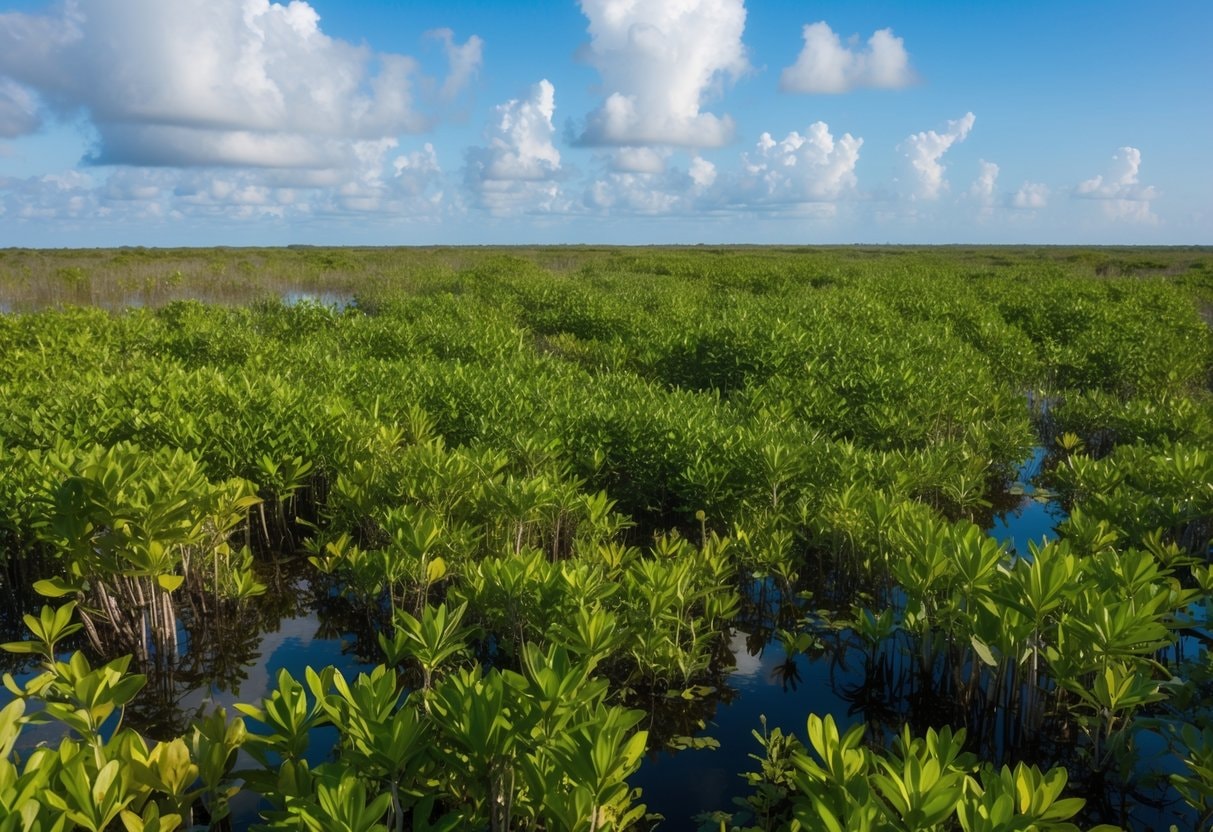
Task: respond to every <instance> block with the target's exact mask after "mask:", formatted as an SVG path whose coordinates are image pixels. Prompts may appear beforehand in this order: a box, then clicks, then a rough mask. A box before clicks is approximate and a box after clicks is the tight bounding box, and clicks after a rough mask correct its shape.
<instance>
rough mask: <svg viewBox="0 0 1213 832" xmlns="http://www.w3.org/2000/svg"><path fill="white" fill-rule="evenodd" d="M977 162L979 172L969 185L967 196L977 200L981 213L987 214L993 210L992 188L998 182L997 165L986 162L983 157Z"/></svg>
mask: <svg viewBox="0 0 1213 832" xmlns="http://www.w3.org/2000/svg"><path fill="white" fill-rule="evenodd" d="M977 164H978V166H979V167H980V169H981V173H979V174H978V175H977V178H976V179H974V180H973V184H972V185H970V186H969V196H971V197H972V198H973V199H975V200H977V204H978V205H980V206H981V213H982V214H983V215H987V216H988V215H989V214H990V213H992V212H993V211H994V188H995V187H996V185H997V184H998V165H996V164H994V163H993V162H987V161H986V160H985V159H979V160H978V162H977Z"/></svg>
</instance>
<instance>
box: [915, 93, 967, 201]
mask: <svg viewBox="0 0 1213 832" xmlns="http://www.w3.org/2000/svg"><path fill="white" fill-rule="evenodd" d="M974 121H976V117H975V116H974V115H973V114H972V113H965V114H964V115H963V116H962V117H960V118H958V119H956V120H954V121H949V122H948V126H947V129H945V130H944V131H943V132H942V133H936V132H935V131H934V130H927V131H925V132H922V133H915V134H913V135H912V136H909V137H907V138H906V139H905V141H903V142H902V143H901V145H900V147H901V149H902V151H903V152H904V154H905V157H906V159H907V160H909V163H910V170H911V172H912V173H913V176H914V179H915V180H916V185H917V187H916V190H915V193H914V196H915V197H916V198H918V199H924V200H932V199H938V198H939V194H940V193H941V192H942V191H943V190H944V189H946V188H947V186H948V183H947V180H945V179H944V170H945V167H944V165H943V164H942V163H941V162H940V161H939V160H940V159H941V158H943V155H944V154H945V153H947V152H948V148H950V147H951V146H952V145H954V144H956V143H957V142H962V141H964V140H965V137H966V136H968V135H969V131H970V130H972V129H973V122H974Z"/></svg>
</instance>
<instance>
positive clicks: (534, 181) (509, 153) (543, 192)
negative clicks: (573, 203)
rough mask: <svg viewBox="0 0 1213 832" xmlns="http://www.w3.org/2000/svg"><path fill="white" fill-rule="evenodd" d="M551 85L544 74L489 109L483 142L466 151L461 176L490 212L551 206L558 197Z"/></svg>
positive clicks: (501, 212)
mask: <svg viewBox="0 0 1213 832" xmlns="http://www.w3.org/2000/svg"><path fill="white" fill-rule="evenodd" d="M555 111H556V88H555V87H554V86H552V83H551V82H550V81H548V80H546V79H544V80H542V81H540V82H539V83H538V84H536V85H535V86H533V87H532V88H531V91H530V95H529V96H528V97H527V98H526V99H511V100H510V101H507V102H505V103H504V104H499V105H497V106H496V107H495V108H494V109H493V116H492V120H491V121H490V123H489V125H488V127H487V128H486V130H485V139H486V140H487V141H488V144H487V145H485V146H480V147H472V148H469V149H468V151H467V165H466V167H465V168H464V180H465V182H466V183H467V185H468V187H469V188H470V189H471V191H472V192H473V193H474V194H475V195H476V196H477V198H478V200H479V201H480V203H481V204H482V205H483V206H484V207H485V208H487V209H489V211H490V212H492V213H494V214H509V213H514V212H516V211H519V210H531V209H539V210H550V209H551V208H552V207H554V204H555V201H556V200H557V198H558V197H559V186H558V185H557V184H556V180H557V179H558V178H559V177H560V175H561V169H560V151H559V150H557V149H556V146H555V145H554V144H553V143H552V138H553V136H554V135H555V132H556V131H555V128H554V127H553V125H552V115H553V113H555Z"/></svg>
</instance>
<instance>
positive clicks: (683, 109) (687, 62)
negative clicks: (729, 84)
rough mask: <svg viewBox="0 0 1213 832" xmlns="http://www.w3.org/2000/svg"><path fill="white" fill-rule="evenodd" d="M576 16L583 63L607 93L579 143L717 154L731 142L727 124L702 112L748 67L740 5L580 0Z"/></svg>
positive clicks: (699, 0) (702, 0)
mask: <svg viewBox="0 0 1213 832" xmlns="http://www.w3.org/2000/svg"><path fill="white" fill-rule="evenodd" d="M581 10H582V12H583V13H584V14H585V16H586V17H587V18H589V33H590V44H589V47H588V49H587V52H586V56H587V60H588V61H589V63H590V64H591V65H593V66H594V67H595V68H596V69H597V70H598V71H599V73H600V74H601V75H602V80H603V86H604V88H605V89H606V90H607V92H608V94H607V97H606V100H605V101H603V103H602V104H601V105H600V106H599V107H598V108H597V109H596V110H594V111H593V112H592V113H590V114H589V116H588V117H587V119H586V124H585V129H584V131H583V132H582V133H581V135H580V137H579V139H578V142H579V143H580V144H584V145H596V146H611V145H677V146H682V147H718V146H720V145H723V144H725V143H727V142H728V141H729V140H730V139H731V138H732V135H733V120H732V119H731V118H729V117H728V116H723V117H721V116H716V115H715V114H712V113H705V112H702V111H701V108H702V107H703V105H704V102H705V99H706V98H707V97H708V96H709V95H710V94H711V93H712V92H713V91H714V90H715V89H716V88H718V86H719V85H720V84H721V83H722V81H723V80H724V79H725V78H730V77H736V76H737V75H738V74H740V73H742V72H744V71H745V70H746V69H747V68H748V66H749V64H748V62H747V61H746V56H745V47H744V46H743V45H742V42H741V34H742V31H743V30H744V28H745V17H746V12H745V4H744V2H743V0H678V2H669V0H581Z"/></svg>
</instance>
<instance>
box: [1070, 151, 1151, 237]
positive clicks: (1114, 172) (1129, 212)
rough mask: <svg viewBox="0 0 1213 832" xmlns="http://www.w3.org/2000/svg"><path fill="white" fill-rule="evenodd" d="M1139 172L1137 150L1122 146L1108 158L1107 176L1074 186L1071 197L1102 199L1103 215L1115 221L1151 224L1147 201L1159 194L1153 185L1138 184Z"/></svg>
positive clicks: (1139, 163) (1139, 157)
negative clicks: (1110, 158)
mask: <svg viewBox="0 0 1213 832" xmlns="http://www.w3.org/2000/svg"><path fill="white" fill-rule="evenodd" d="M1140 169H1141V151H1140V150H1138V149H1137V148H1136V147H1122V148H1120V150H1119V151H1118V152H1117V153H1116V154H1115V155H1114V156H1113V157H1112V167H1111V169H1110V170H1109V171H1108V172H1107V175H1104V174H1097V175H1096V176H1095V177H1094V178H1092V179H1087V180H1084V181H1083V182H1080V183H1078V187H1077V188H1075V189H1074V196H1076V197H1079V198H1081V199H1098V200H1103V201H1104V211H1105V213H1106V214H1107V215H1108V216H1109V217H1110V218H1112V219H1115V220H1127V221H1130V222H1155V221H1156V220H1157V217H1156V216H1155V215H1154V213H1153V212H1152V211H1151V210H1150V202H1151V201H1153V200H1155V199H1157V198H1158V197H1159V196H1160V195H1161V193H1160V192H1159V190H1158V189H1157V188H1155V187H1154V186H1153V185H1143V184H1142V183H1141V181H1140V179H1139V177H1138V171H1139V170H1140Z"/></svg>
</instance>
